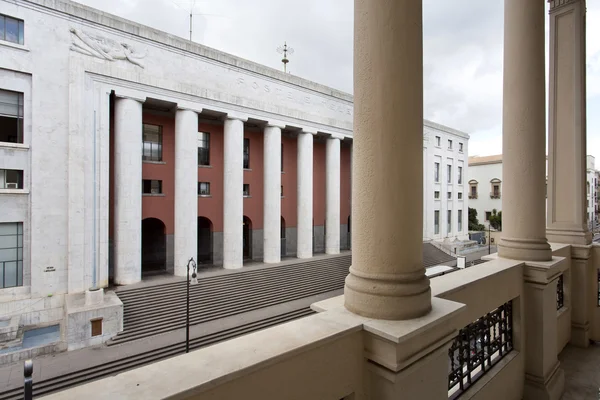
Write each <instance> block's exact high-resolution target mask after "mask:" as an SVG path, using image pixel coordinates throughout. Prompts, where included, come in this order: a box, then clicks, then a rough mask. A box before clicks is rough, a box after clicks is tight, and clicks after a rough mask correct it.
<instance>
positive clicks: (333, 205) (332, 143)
mask: <svg viewBox="0 0 600 400" xmlns="http://www.w3.org/2000/svg"><path fill="white" fill-rule="evenodd" d="M341 139H342V136H335V135H331V137H330V138H328V139H327V148H326V151H327V155H326V161H325V186H326V187H325V197H326V198H325V253H327V254H339V253H340V145H341V143H340V140H341Z"/></svg>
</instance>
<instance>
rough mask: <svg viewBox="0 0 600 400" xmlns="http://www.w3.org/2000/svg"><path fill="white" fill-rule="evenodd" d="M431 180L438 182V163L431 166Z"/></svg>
mask: <svg viewBox="0 0 600 400" xmlns="http://www.w3.org/2000/svg"><path fill="white" fill-rule="evenodd" d="M433 167H434V168H433V179H434V181H435V182H439V181H440V163H437V162H436V163H435V164H434V166H433Z"/></svg>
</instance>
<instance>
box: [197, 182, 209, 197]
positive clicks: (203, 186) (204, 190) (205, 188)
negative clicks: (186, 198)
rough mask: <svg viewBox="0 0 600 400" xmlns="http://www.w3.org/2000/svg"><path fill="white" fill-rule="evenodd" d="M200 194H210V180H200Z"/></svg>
mask: <svg viewBox="0 0 600 400" xmlns="http://www.w3.org/2000/svg"><path fill="white" fill-rule="evenodd" d="M198 196H210V182H198Z"/></svg>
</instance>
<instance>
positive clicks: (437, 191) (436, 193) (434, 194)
mask: <svg viewBox="0 0 600 400" xmlns="http://www.w3.org/2000/svg"><path fill="white" fill-rule="evenodd" d="M433 198H434V199H439V198H440V192H439V190H436V191H435V192H433Z"/></svg>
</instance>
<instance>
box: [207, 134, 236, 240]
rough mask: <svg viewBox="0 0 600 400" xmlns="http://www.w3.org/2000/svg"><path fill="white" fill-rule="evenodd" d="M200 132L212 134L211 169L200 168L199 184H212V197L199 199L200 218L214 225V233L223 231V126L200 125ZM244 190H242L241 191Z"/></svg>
mask: <svg viewBox="0 0 600 400" xmlns="http://www.w3.org/2000/svg"><path fill="white" fill-rule="evenodd" d="M198 131H200V132H208V133H210V155H209V159H210V167H204V166H202V167H198V182H210V195H211V197H198V216H199V217H206V218H208V219H210V220H211V222H212V224H213V232H222V231H223V125H213V124H206V123H202V122H201V123H199V124H198ZM241 190H242V188H240V191H241Z"/></svg>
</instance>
